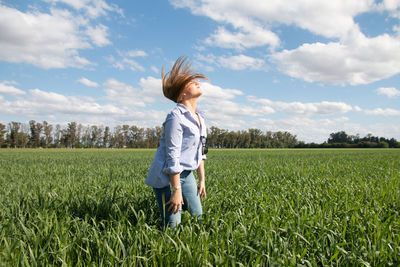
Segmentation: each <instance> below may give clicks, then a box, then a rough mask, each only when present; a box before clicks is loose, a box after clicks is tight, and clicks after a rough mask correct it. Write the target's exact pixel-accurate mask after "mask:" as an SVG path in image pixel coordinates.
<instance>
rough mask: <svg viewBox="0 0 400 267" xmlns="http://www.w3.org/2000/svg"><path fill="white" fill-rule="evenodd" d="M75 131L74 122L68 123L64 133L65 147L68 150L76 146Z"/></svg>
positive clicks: (75, 125)
mask: <svg viewBox="0 0 400 267" xmlns="http://www.w3.org/2000/svg"><path fill="white" fill-rule="evenodd" d="M76 130H77V124H76V122H70V123H68V125H67V129H66V133H65V137H64V140H65V145H66V146H67V147H68V148H74V147H75V146H76V139H77V138H76Z"/></svg>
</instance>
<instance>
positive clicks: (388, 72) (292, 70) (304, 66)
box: [271, 31, 400, 85]
mask: <svg viewBox="0 0 400 267" xmlns="http://www.w3.org/2000/svg"><path fill="white" fill-rule="evenodd" d="M271 59H272V61H274V62H275V63H276V64H277V65H278V67H279V69H280V70H281V71H283V72H285V73H286V74H288V75H289V76H292V77H295V78H299V79H304V80H305V81H308V82H315V81H318V82H324V83H330V84H351V85H358V84H368V83H372V82H375V81H378V80H381V79H384V78H388V77H391V76H393V75H396V74H398V73H400V39H399V38H397V37H393V36H389V35H387V34H384V35H380V36H377V37H374V38H367V37H365V35H363V34H362V33H361V32H358V31H355V32H353V33H352V35H351V36H349V39H348V40H344V41H342V42H331V43H327V44H324V43H313V44H303V45H302V46H300V47H298V48H296V49H293V50H283V51H282V52H278V53H275V54H273V55H272V56H271Z"/></svg>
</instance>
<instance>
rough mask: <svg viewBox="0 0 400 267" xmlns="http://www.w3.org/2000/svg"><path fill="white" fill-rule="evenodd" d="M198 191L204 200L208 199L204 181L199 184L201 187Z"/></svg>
mask: <svg viewBox="0 0 400 267" xmlns="http://www.w3.org/2000/svg"><path fill="white" fill-rule="evenodd" d="M197 191H198V192H199V195H200V197H201V198H202V199H206V198H207V194H206V183H205V182H204V180H203V181H201V182H200V183H199V187H198V188H197Z"/></svg>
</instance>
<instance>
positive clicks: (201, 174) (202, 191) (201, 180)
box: [197, 160, 207, 199]
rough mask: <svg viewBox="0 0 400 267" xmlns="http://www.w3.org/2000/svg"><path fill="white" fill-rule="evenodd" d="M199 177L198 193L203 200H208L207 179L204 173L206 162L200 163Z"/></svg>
mask: <svg viewBox="0 0 400 267" xmlns="http://www.w3.org/2000/svg"><path fill="white" fill-rule="evenodd" d="M197 176H198V177H199V187H198V192H199V194H200V197H201V198H202V199H206V197H207V195H206V177H205V172H204V160H202V161H201V162H200V165H199V167H198V168H197Z"/></svg>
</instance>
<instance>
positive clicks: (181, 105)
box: [176, 103, 204, 117]
mask: <svg viewBox="0 0 400 267" xmlns="http://www.w3.org/2000/svg"><path fill="white" fill-rule="evenodd" d="M176 106H177V107H178V109H179V110H180V111H181V113H182V114H184V113H186V112H190V111H189V110H188V109H187V108H186V107H185V105H183V104H181V103H178V104H177V105H176ZM196 113H198V114H199V115H201V116H202V117H204V112H203V111H201V110H199V109H198V108H196Z"/></svg>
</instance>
